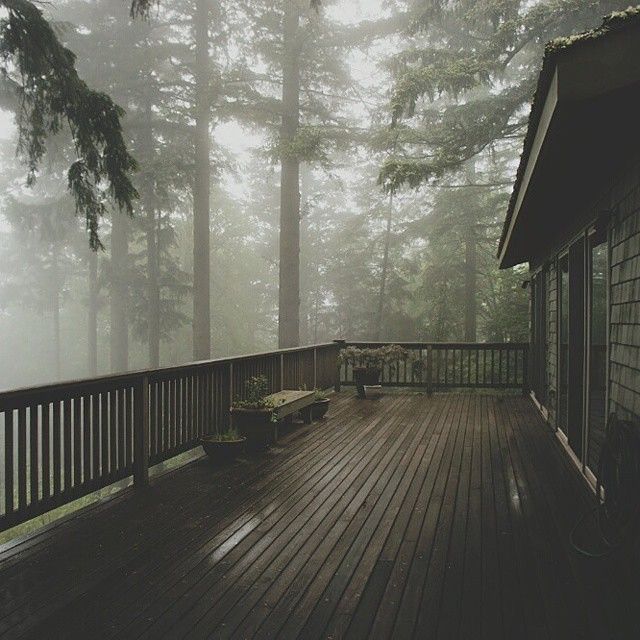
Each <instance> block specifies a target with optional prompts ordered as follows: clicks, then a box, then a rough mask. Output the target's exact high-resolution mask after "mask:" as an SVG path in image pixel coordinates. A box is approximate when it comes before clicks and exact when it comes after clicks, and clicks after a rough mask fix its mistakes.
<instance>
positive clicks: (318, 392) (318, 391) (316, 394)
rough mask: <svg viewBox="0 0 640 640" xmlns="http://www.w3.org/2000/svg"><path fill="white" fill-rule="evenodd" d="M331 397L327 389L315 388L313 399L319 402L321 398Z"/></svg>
mask: <svg viewBox="0 0 640 640" xmlns="http://www.w3.org/2000/svg"><path fill="white" fill-rule="evenodd" d="M328 399H329V397H328V396H327V393H326V391H323V390H322V389H314V390H313V400H314V401H315V402H319V401H321V400H328Z"/></svg>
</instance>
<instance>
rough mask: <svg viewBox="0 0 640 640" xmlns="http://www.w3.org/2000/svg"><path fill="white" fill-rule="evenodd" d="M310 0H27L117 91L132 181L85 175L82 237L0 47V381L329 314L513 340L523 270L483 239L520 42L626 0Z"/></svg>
mask: <svg viewBox="0 0 640 640" xmlns="http://www.w3.org/2000/svg"><path fill="white" fill-rule="evenodd" d="M312 4H313V6H310V3H309V0H297V2H293V3H292V2H288V1H287V0H243V1H241V2H237V1H235V0H234V1H233V2H231V1H228V2H227V1H225V0H223V1H221V2H214V1H213V0H211V1H210V2H209V1H208V0H161V1H160V2H159V3H158V4H157V5H156V4H155V3H152V5H151V7H150V11H149V14H148V15H147V16H146V17H145V16H138V17H135V18H132V17H131V16H130V13H129V3H128V2H125V1H124V0H70V1H67V0H60V1H59V2H56V3H55V4H53V3H52V4H43V5H39V6H40V8H41V9H42V11H43V12H44V16H45V18H46V19H47V20H48V21H49V23H50V24H51V25H53V27H54V32H55V34H56V35H57V37H58V38H59V39H60V41H61V42H62V43H63V44H64V45H65V46H66V47H67V48H69V49H70V50H71V51H73V52H74V53H75V55H76V56H77V58H76V68H77V70H78V73H79V75H80V77H81V78H82V79H83V80H84V81H86V83H87V85H88V86H89V87H90V88H91V89H95V90H98V91H101V92H104V93H105V94H107V95H108V96H110V97H111V98H112V99H113V100H114V101H115V102H116V103H117V104H118V105H120V106H121V107H122V108H123V109H124V111H125V114H124V115H123V116H122V118H121V125H122V132H123V134H124V141H125V142H126V145H127V148H128V150H129V152H130V154H131V155H132V156H133V158H134V159H135V160H136V162H137V164H138V167H137V170H136V171H134V172H132V174H131V176H132V178H131V179H132V182H133V186H134V187H135V189H136V191H137V194H138V197H137V198H135V199H134V201H133V211H132V216H131V217H129V216H128V215H127V213H126V212H123V211H120V210H119V209H118V207H117V206H115V205H114V204H113V202H112V200H111V199H110V197H109V188H108V185H106V184H102V183H99V182H98V183H97V184H96V189H97V192H98V194H99V197H100V199H101V202H102V203H103V204H104V207H105V210H104V215H103V216H102V217H101V219H100V220H99V226H98V238H99V241H100V243H101V244H102V248H98V250H96V251H94V250H92V249H91V248H90V244H89V240H90V238H89V234H88V232H87V223H86V220H85V218H84V217H83V216H82V215H79V214H78V213H77V212H76V205H77V202H75V201H74V193H72V192H70V190H69V188H68V178H67V172H68V170H69V167H70V165H71V164H72V163H73V161H74V158H75V157H76V153H77V142H76V144H74V141H73V137H72V132H71V131H70V127H69V124H68V123H67V122H65V121H64V120H63V121H61V123H60V125H61V126H60V127H59V131H51V130H48V129H50V128H47V127H46V126H45V127H44V128H45V129H47V131H46V135H44V136H43V138H44V140H45V144H46V152H45V153H44V154H43V155H42V157H41V158H40V159H39V161H38V163H37V167H36V168H35V174H34V175H35V182H33V184H28V183H27V176H28V167H27V166H26V164H25V156H26V157H28V155H29V153H28V150H27V152H26V153H25V149H24V148H22V149H19V147H20V140H19V126H18V124H19V120H17V118H19V109H18V110H16V100H15V88H16V86H18V87H19V86H20V77H19V75H20V74H19V73H18V72H17V68H16V65H15V63H13V62H11V60H10V59H9V61H8V62H7V63H6V66H5V68H6V70H7V72H8V76H9V78H10V79H13V80H14V82H9V83H8V82H5V83H3V85H2V89H1V91H2V93H3V98H4V99H3V101H2V103H0V104H1V106H2V107H3V110H2V112H1V113H0V149H1V154H0V163H1V166H0V180H1V181H2V188H1V190H0V194H1V195H0V254H1V258H0V264H1V265H2V267H1V269H0V337H1V339H0V361H1V362H2V363H3V366H2V367H1V368H0V388H2V389H9V388H14V387H20V386H26V385H34V384H38V383H45V382H50V381H56V380H63V379H72V378H81V377H86V376H93V375H98V374H105V373H109V372H112V371H121V370H126V369H131V370H133V369H143V368H148V367H152V368H155V367H158V366H165V365H174V364H180V363H185V362H190V361H192V360H194V359H203V358H208V357H212V358H215V357H221V356H225V355H236V354H243V353H251V352H257V351H263V350H272V349H276V348H278V346H279V345H280V346H292V345H295V344H311V343H321V342H326V341H331V340H333V339H338V338H346V339H349V340H384V341H418V340H420V341H463V340H465V341H471V342H476V341H480V342H481V341H508V340H514V341H517V340H526V338H527V331H528V302H527V292H526V291H525V290H524V289H523V288H522V283H523V281H524V280H526V278H527V273H526V271H523V270H522V269H520V270H517V269H516V270H510V271H500V270H499V269H498V265H497V262H496V259H495V254H496V249H497V240H498V237H499V235H500V230H501V225H502V221H503V219H504V215H505V211H506V206H507V203H508V198H509V195H510V192H511V186H512V183H513V178H514V173H515V169H516V167H517V161H518V158H519V154H520V151H521V149H522V140H523V136H524V132H525V128H526V123H527V116H528V113H529V108H530V107H529V104H530V100H531V97H532V95H533V92H534V89H535V82H534V79H535V77H536V76H537V73H538V71H539V64H540V60H541V55H542V50H543V46H544V43H545V42H546V41H547V40H549V39H550V38H553V37H556V36H558V35H565V34H570V33H574V32H576V31H580V30H583V29H585V28H589V27H592V26H595V25H596V24H598V23H599V20H600V16H601V14H604V13H606V12H607V11H610V10H613V9H617V8H621V7H624V6H626V4H627V2H611V1H607V2H592V3H584V5H585V7H584V8H582V9H574V10H570V9H569V8H566V9H564V10H561V9H558V8H557V6H556V5H558V3H555V2H554V3H551V2H545V1H543V0H540V1H538V2H536V1H532V0H528V1H526V2H524V1H521V2H516V1H510V2H496V1H495V0H493V1H490V0H475V1H472V0H464V1H463V0H460V1H459V2H452V3H447V2H445V3H433V2H430V1H429V0H422V1H413V0H407V1H406V2H404V1H401V0H360V1H353V0H336V1H331V0H322V2H321V3H320V6H319V7H318V6H316V4H317V3H312ZM568 4H574V5H576V4H577V5H579V4H580V3H568ZM294 5H295V6H294ZM442 5H444V8H443V6H442ZM449 5H451V6H449ZM453 5H455V7H453ZM586 5H589V7H586ZM291 6H294V9H291ZM0 7H4V9H3V11H4V14H3V19H6V16H7V15H8V13H7V9H6V6H5V5H4V4H3V3H0ZM535 7H538V9H540V11H542V10H544V11H547V13H546V14H544V15H545V16H546V18H545V20H542V18H541V21H542V22H541V24H543V26H542V27H540V26H539V25H538V26H536V29H537V31H536V32H535V34H534V33H533V32H532V33H528V32H527V31H526V29H528V28H530V29H532V30H533V27H531V20H532V18H531V15H534V13H533V9H534V8H535ZM541 8H542V9H541ZM292 11H293V13H295V14H296V15H295V16H294V18H295V20H294V21H293V22H291V20H292V18H291V15H290V14H291V12H292ZM535 15H537V14H535ZM203 16H204V21H203ZM509 20H511V21H515V22H516V23H518V24H520V23H521V25H524V26H522V29H520V30H518V28H515V29H514V31H513V33H511V32H509V33H508V34H506V35H505V27H504V25H506V24H507V23H508V21H509ZM527 20H529V22H527ZM287 21H288V22H287ZM518 21H520V22H518ZM523 29H524V31H523ZM523 34H525V35H526V37H523ZM203 42H204V44H203ZM503 42H506V44H504V45H503V44H502V43H503ZM501 46H503V49H502V50H501V49H500V47H501ZM203 52H204V54H203ZM456 60H457V61H458V62H459V61H460V60H467V61H469V60H472V61H473V64H469V65H468V66H465V65H462V66H461V65H459V64H458V66H455V63H456ZM454 67H455V68H454ZM460 69H463V71H461V70H460ZM283 84H284V85H285V91H284V97H283ZM23 116H24V113H23ZM283 120H284V123H283ZM22 126H23V127H26V128H28V127H29V126H32V127H33V126H38V122H37V121H34V120H32V121H30V122H25V121H24V118H23V120H22ZM207 131H208V132H209V135H208V136H207V135H206V132H207ZM203 132H204V133H203ZM17 149H19V152H18V153H16V150H17ZM412 163H413V164H412ZM296 193H299V198H297V197H296ZM207 227H208V229H209V233H208V234H207V233H206V231H203V229H205V230H206V228H207ZM298 231H299V240H298V235H297V234H298ZM298 245H299V269H297V268H296V258H297V256H298ZM283 252H284V253H283ZM292 265H293V266H292ZM194 276H195V277H194ZM297 299H299V308H297V305H296V301H297Z"/></svg>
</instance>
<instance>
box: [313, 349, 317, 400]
mask: <svg viewBox="0 0 640 640" xmlns="http://www.w3.org/2000/svg"><path fill="white" fill-rule="evenodd" d="M317 386H318V350H317V349H316V347H315V345H314V347H313V388H314V389H315V388H316V387H317Z"/></svg>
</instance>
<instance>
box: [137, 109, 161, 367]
mask: <svg viewBox="0 0 640 640" xmlns="http://www.w3.org/2000/svg"><path fill="white" fill-rule="evenodd" d="M152 116H153V114H152V111H151V102H150V101H149V100H148V99H147V101H146V104H145V122H144V125H143V129H142V140H141V145H140V151H141V154H142V158H143V159H145V160H146V161H147V162H150V161H151V160H152V159H153V155H154V152H153V147H154V144H153V123H152ZM140 196H141V199H142V208H143V210H144V213H145V236H146V244H147V298H148V306H147V347H148V352H149V366H150V367H151V368H152V369H156V368H158V367H159V366H160V284H159V272H160V264H159V263H160V257H159V251H158V238H159V234H158V231H159V229H158V228H157V227H158V224H157V220H156V218H157V211H156V197H155V190H154V183H153V176H152V175H151V172H150V170H149V169H148V168H147V169H146V170H145V172H144V175H143V176H142V188H141V189H140Z"/></svg>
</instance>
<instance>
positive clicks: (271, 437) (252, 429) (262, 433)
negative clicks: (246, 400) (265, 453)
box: [231, 407, 278, 450]
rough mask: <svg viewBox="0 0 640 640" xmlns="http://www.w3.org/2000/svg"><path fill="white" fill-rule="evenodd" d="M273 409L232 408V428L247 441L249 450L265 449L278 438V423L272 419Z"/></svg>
mask: <svg viewBox="0 0 640 640" xmlns="http://www.w3.org/2000/svg"><path fill="white" fill-rule="evenodd" d="M272 414H273V412H272V411H271V409H245V408H242V407H231V426H232V427H233V428H234V429H236V430H237V431H238V433H239V434H240V435H242V436H244V437H245V438H246V440H247V448H248V449H251V450H255V449H264V448H265V447H268V446H269V445H271V444H273V443H274V442H275V441H276V440H277V438H278V432H277V429H278V426H277V423H275V422H273V421H272V419H271V416H272Z"/></svg>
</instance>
